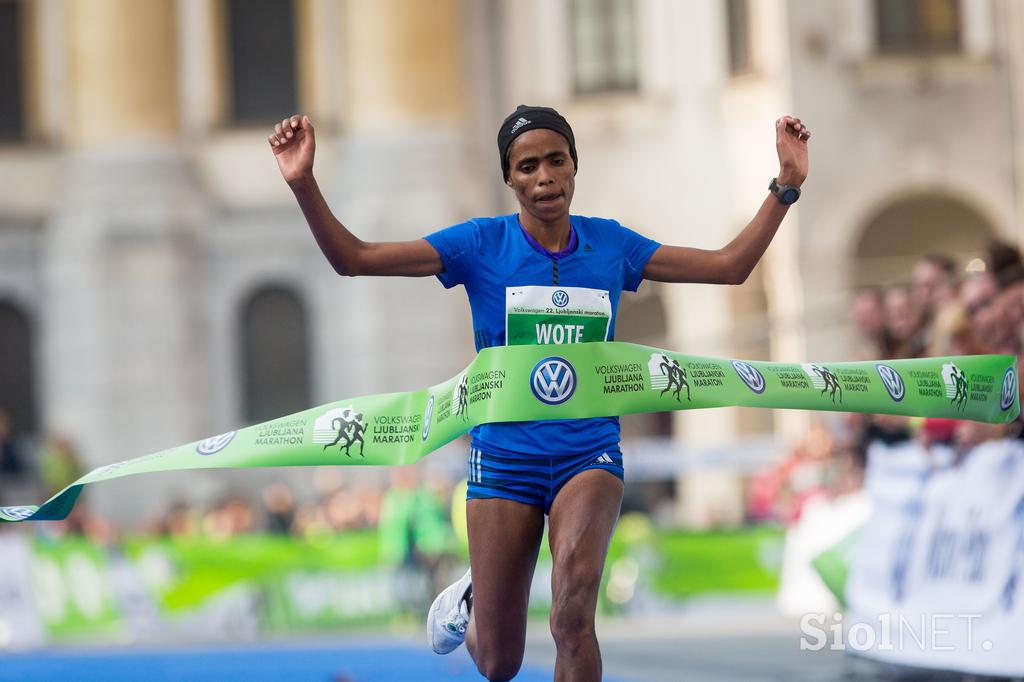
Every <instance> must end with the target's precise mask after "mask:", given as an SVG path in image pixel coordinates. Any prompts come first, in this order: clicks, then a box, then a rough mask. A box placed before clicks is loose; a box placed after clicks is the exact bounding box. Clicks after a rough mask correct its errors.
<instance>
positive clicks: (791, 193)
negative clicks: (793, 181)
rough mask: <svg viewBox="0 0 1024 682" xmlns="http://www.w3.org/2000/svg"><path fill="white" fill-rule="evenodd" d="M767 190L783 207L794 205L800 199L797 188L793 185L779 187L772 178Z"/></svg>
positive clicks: (775, 179)
mask: <svg viewBox="0 0 1024 682" xmlns="http://www.w3.org/2000/svg"><path fill="white" fill-rule="evenodd" d="M768 190H769V191H770V192H771V193H772V194H774V195H775V198H776V199H778V200H779V203H780V204H782V205H783V206H789V205H790V204H795V203H796V200H797V199H799V198H800V188H799V187H797V186H795V185H780V184H779V179H778V178H772V181H771V184H769V185H768Z"/></svg>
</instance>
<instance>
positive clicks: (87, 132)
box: [43, 0, 206, 517]
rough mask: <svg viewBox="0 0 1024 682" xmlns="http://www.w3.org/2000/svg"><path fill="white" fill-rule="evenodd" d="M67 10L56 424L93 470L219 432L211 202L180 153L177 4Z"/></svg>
mask: <svg viewBox="0 0 1024 682" xmlns="http://www.w3.org/2000/svg"><path fill="white" fill-rule="evenodd" d="M63 7H64V12H65V14H64V20H65V23H64V26H65V32H66V36H67V43H66V45H67V47H66V64H65V70H66V74H67V78H66V83H67V86H66V87H67V92H66V102H67V108H66V118H65V120H64V123H63V128H64V139H65V140H66V141H67V145H68V148H67V150H66V154H65V157H64V158H65V162H66V165H65V172H64V177H63V182H62V185H61V186H60V188H59V190H58V191H59V196H58V198H57V200H56V201H55V211H54V214H53V216H52V219H51V222H50V224H49V225H48V230H47V240H48V244H47V248H46V253H47V256H46V259H47V260H46V264H45V283H46V292H47V294H46V295H47V305H46V307H45V318H44V334H43V335H44V338H45V341H44V345H45V347H44V353H45V357H46V362H45V366H46V368H47V371H46V377H45V396H46V398H45V413H46V421H47V424H48V426H49V428H51V429H53V430H54V431H57V432H61V433H64V434H66V435H68V436H69V437H71V439H72V440H73V441H74V442H75V443H76V444H77V446H78V448H79V450H80V453H81V456H82V459H83V464H84V465H85V466H87V467H92V466H96V465H99V464H104V463H109V462H113V461H117V460H120V459H126V458H129V457H134V456H137V455H141V454H144V453H146V452H149V451H153V450H157V449H161V448H164V447H169V446H173V445H176V444H179V443H181V442H186V441H188V440H190V439H192V438H196V437H198V435H201V434H202V432H203V428H204V427H205V426H206V425H205V424H204V423H203V422H202V421H201V418H200V415H202V414H204V412H205V410H204V407H203V401H202V393H201V392H200V391H197V390H196V385H197V384H196V377H197V374H198V371H199V370H200V367H199V365H198V362H199V359H198V355H197V346H198V342H197V341H198V340H197V338H196V336H197V325H196V324H195V316H196V313H195V310H196V306H195V301H194V298H195V292H196V289H195V287H196V279H197V278H196V276H195V273H194V271H193V270H194V268H195V265H196V258H195V247H194V236H195V232H196V229H197V225H198V223H199V222H200V221H201V220H202V212H201V206H202V203H203V202H202V195H201V193H200V192H199V191H198V189H197V188H196V186H195V184H194V180H193V177H192V173H191V170H190V168H189V165H188V163H187V161H186V159H185V158H184V157H183V155H182V154H181V153H180V152H179V151H178V150H177V147H178V143H179V140H178V131H179V123H178V118H179V107H178V78H177V69H178V63H177V57H178V53H177V45H176V42H177V25H176V21H175V19H176V8H175V2H174V0H145V1H143V2H140V1H138V0H69V2H67V3H65V4H64V6H63ZM166 484H167V481H166V479H165V480H164V481H161V482H155V481H154V482H153V483H148V482H146V481H138V482H136V483H133V485H131V486H119V487H118V488H117V490H118V491H119V492H118V493H117V494H116V495H104V496H93V497H92V502H93V505H94V506H96V507H100V508H102V510H103V511H104V512H105V513H112V514H113V515H114V516H115V517H117V516H118V515H119V514H118V510H122V509H124V510H131V512H130V513H132V514H141V513H144V512H145V511H146V510H147V500H146V496H147V489H148V491H150V492H151V491H152V490H153V488H152V487H151V486H154V485H157V486H159V485H166ZM125 496H129V497H131V498H133V499H131V500H126V499H125Z"/></svg>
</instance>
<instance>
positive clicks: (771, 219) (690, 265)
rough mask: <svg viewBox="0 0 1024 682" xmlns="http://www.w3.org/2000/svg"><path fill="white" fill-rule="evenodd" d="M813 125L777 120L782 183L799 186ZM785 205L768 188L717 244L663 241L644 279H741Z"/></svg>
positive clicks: (750, 268) (735, 281)
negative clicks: (734, 232)
mask: <svg viewBox="0 0 1024 682" xmlns="http://www.w3.org/2000/svg"><path fill="white" fill-rule="evenodd" d="M810 137H811V131H809V130H808V129H807V127H806V126H804V125H803V123H801V122H800V119H798V118H793V117H791V116H783V117H782V118H780V119H779V120H778V121H776V122H775V148H776V151H777V152H778V155H779V176H778V181H779V184H780V185H793V186H796V187H799V186H800V185H802V184H803V182H804V180H805V179H806V178H807V140H808V139H810ZM788 210H789V206H787V205H784V204H782V203H781V202H780V201H779V200H778V199H777V198H776V197H775V195H773V194H769V195H768V196H767V197H766V198H765V200H764V202H762V204H761V208H759V209H758V211H757V214H756V215H754V218H753V219H752V220H751V221H750V222H749V223H748V224H747V226H746V227H745V228H743V231H742V232H740V234H739V235H738V236H737V237H736V238H735V239H733V240H732V241H731V242H729V244H728V245H726V246H724V247H723V248H721V249H717V250H707V249H694V248H689V247H685V246H668V245H663V246H661V247H659V248H658V250H657V251H655V252H654V255H652V256H651V258H650V260H649V261H647V266H646V267H645V268H644V279H649V280H653V281H656V282H699V283H704V284H742V283H743V282H745V281H746V279H747V277H748V276H750V273H751V272H752V271H753V269H754V266H756V265H757V262H758V261H759V260H761V256H763V255H764V252H765V250H766V249H767V248H768V245H769V244H770V243H771V241H772V238H773V237H774V236H775V233H776V232H777V231H778V229H779V225H780V224H781V223H782V219H783V218H784V217H785V216H786V213H787V211H788Z"/></svg>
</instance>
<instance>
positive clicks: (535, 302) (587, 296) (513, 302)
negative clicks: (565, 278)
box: [505, 286, 612, 346]
mask: <svg viewBox="0 0 1024 682" xmlns="http://www.w3.org/2000/svg"><path fill="white" fill-rule="evenodd" d="M611 320H612V304H611V300H610V299H609V297H608V292H607V291H604V290H601V289H586V288H583V287H541V286H536V287H534V286H530V287H507V288H506V289H505V345H507V346H537V345H543V344H549V343H557V344H564V343H590V342H592V341H607V340H608V327H609V326H610V325H611Z"/></svg>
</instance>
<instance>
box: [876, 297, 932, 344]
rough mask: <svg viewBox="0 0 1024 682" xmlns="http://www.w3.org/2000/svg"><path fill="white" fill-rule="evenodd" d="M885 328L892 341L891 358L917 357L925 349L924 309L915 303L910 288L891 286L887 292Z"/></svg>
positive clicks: (885, 299)
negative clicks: (923, 331)
mask: <svg viewBox="0 0 1024 682" xmlns="http://www.w3.org/2000/svg"><path fill="white" fill-rule="evenodd" d="M884 309H885V329H886V332H887V334H888V336H889V339H890V341H891V343H892V345H891V346H890V348H889V349H888V351H889V352H888V353H887V354H886V356H887V357H890V358H916V357H919V356H920V355H921V352H922V351H923V350H924V339H923V335H922V326H923V323H924V316H923V311H922V310H920V309H919V308H917V307H916V306H915V305H914V299H913V297H912V296H911V294H910V289H909V288H908V287H905V286H896V287H891V288H890V289H889V290H887V291H886V292H885V297H884Z"/></svg>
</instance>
